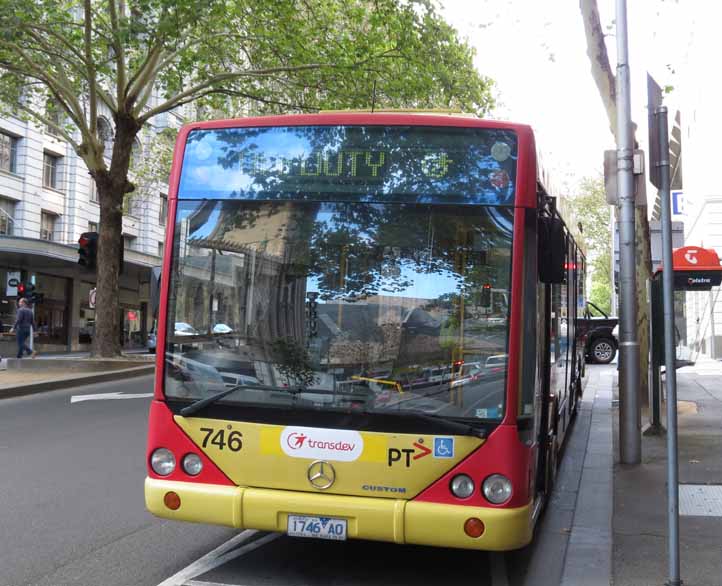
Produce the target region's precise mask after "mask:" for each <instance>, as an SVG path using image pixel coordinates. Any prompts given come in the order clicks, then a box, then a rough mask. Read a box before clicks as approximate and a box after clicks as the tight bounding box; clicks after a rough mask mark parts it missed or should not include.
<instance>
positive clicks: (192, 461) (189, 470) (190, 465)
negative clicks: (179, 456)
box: [183, 453, 203, 476]
mask: <svg viewBox="0 0 722 586" xmlns="http://www.w3.org/2000/svg"><path fill="white" fill-rule="evenodd" d="M183 470H184V471H185V473H186V474H189V475H190V476H198V475H199V474H200V473H201V470H203V462H202V461H201V457H200V456H199V455H198V454H193V453H190V454H186V455H185V456H183Z"/></svg>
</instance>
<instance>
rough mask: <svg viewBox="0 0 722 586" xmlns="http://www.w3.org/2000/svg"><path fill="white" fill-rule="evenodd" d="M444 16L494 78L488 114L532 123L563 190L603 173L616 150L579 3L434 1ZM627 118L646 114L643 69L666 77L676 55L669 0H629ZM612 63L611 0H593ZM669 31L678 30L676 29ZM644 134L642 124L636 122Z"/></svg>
mask: <svg viewBox="0 0 722 586" xmlns="http://www.w3.org/2000/svg"><path fill="white" fill-rule="evenodd" d="M440 3H441V8H442V10H441V12H442V14H443V16H444V18H445V19H446V20H447V21H448V22H449V23H450V24H452V25H453V26H454V27H455V28H456V29H457V30H458V31H459V33H460V35H461V36H462V37H463V38H466V39H467V40H468V42H469V43H470V44H471V45H472V46H473V47H475V49H476V52H477V55H476V67H477V69H478V70H479V71H480V72H481V73H483V74H484V75H487V76H489V77H491V78H492V79H494V81H495V82H496V88H495V94H496V98H497V103H498V105H497V108H496V109H495V110H494V111H493V112H492V113H491V116H490V117H492V118H497V119H503V120H511V121H514V122H522V123H527V124H530V125H531V126H532V127H533V128H534V131H535V134H536V136H537V143H538V146H539V148H540V150H541V152H542V156H543V162H544V165H545V167H546V168H548V169H551V171H552V174H553V176H554V180H555V183H557V184H558V185H559V186H560V187H561V189H562V193H564V192H569V191H573V189H574V186H575V185H576V184H577V183H578V181H579V180H580V179H581V178H583V177H589V176H599V175H601V173H602V162H603V151H604V150H605V149H613V148H614V138H613V136H612V133H611V131H610V129H609V124H608V122H607V117H606V113H605V111H604V108H603V106H602V101H601V98H600V97H599V93H598V91H597V88H596V85H595V84H594V80H593V79H592V75H591V70H590V65H589V58H588V57H587V53H586V41H585V38H584V27H583V23H582V18H581V13H580V10H579V1H578V0H553V1H551V2H548V1H547V2H545V1H540V0H495V1H494V0H440ZM628 5H629V9H628V10H629V14H628V20H629V47H630V72H631V76H632V102H633V104H632V111H633V113H632V116H633V118H635V120H639V119H641V118H645V119H646V111H645V109H644V104H645V103H646V85H645V83H646V82H645V79H646V77H645V75H646V70H647V69H649V70H651V71H652V72H653V74H654V76H655V78H657V79H659V80H660V81H661V82H662V83H663V84H667V83H673V81H670V80H673V75H671V73H670V68H668V67H666V64H667V63H670V62H672V61H674V60H675V59H680V58H681V55H683V53H684V51H683V45H684V41H685V38H686V37H685V35H684V34H681V33H680V31H679V21H678V20H677V18H678V17H679V13H678V12H677V5H676V0H666V1H665V0H629V1H628ZM599 10H600V16H601V20H602V27H603V28H605V27H607V26H609V27H611V28H610V29H609V32H610V34H611V35H612V36H610V37H609V38H608V42H607V46H608V50H609V58H610V62H611V65H612V68H613V69H616V50H615V47H616V40H615V38H614V36H613V35H614V32H615V31H614V28H613V22H614V16H615V13H614V11H615V3H614V2H613V1H612V0H599ZM674 27H677V28H674ZM644 132H646V125H645V127H644Z"/></svg>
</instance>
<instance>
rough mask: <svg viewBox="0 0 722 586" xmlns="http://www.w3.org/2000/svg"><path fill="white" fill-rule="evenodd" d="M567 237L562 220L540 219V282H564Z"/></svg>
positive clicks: (554, 218) (553, 218)
mask: <svg viewBox="0 0 722 586" xmlns="http://www.w3.org/2000/svg"><path fill="white" fill-rule="evenodd" d="M566 253H567V236H566V234H565V232H564V222H562V220H561V218H558V217H551V218H539V280H540V281H541V282H542V283H547V284H550V285H552V284H559V283H563V282H564V277H565V276H566V268H565V266H564V262H565V259H566Z"/></svg>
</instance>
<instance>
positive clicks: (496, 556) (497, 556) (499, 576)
mask: <svg viewBox="0 0 722 586" xmlns="http://www.w3.org/2000/svg"><path fill="white" fill-rule="evenodd" d="M489 557H490V558H491V583H492V584H493V586H509V578H507V575H506V562H505V561H504V554H502V553H490V554H489Z"/></svg>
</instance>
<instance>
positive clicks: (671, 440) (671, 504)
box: [654, 106, 682, 586]
mask: <svg viewBox="0 0 722 586" xmlns="http://www.w3.org/2000/svg"><path fill="white" fill-rule="evenodd" d="M654 115H655V117H656V118H657V125H658V129H659V158H660V160H659V162H658V163H657V166H658V167H659V178H660V189H659V193H660V196H661V200H662V290H663V297H664V370H665V379H666V383H667V525H668V533H667V539H668V550H669V582H667V585H668V586H679V585H680V584H682V580H681V579H680V577H679V487H678V482H679V463H678V461H677V370H676V364H675V351H674V266H673V265H672V214H671V210H670V206H669V190H670V179H669V137H668V136H667V132H668V129H667V107H666V106H660V107H658V108H656V109H655V111H654Z"/></svg>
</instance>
